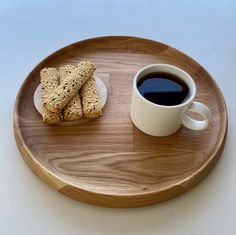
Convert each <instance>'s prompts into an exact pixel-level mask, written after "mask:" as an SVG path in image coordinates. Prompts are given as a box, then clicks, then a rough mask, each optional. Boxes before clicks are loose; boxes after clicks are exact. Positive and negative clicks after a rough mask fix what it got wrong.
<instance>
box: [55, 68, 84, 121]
mask: <svg viewBox="0 0 236 235" xmlns="http://www.w3.org/2000/svg"><path fill="white" fill-rule="evenodd" d="M75 69H76V66H74V65H69V64H68V65H65V66H61V67H60V68H59V75H60V81H61V82H62V81H64V80H65V79H67V77H68V75H69V74H71V73H73V72H74V70H75ZM62 114H63V120H64V121H73V120H79V119H81V118H83V110H82V104H81V98H80V94H79V92H77V93H76V94H75V95H74V97H73V98H72V99H71V100H70V101H69V103H68V104H67V105H66V106H65V108H64V110H63V113H62Z"/></svg>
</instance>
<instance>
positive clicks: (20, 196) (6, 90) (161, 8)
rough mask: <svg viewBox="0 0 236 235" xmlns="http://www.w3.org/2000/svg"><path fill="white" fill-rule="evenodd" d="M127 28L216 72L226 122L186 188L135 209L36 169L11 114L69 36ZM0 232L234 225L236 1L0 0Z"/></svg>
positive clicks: (169, 230) (193, 229)
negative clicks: (90, 196) (59, 184)
mask: <svg viewBox="0 0 236 235" xmlns="http://www.w3.org/2000/svg"><path fill="white" fill-rule="evenodd" d="M103 35H134V36H141V37H146V38H150V39H154V40H157V41H161V42H164V43H167V44H169V45H172V46H173V47H176V48H177V49H180V50H182V51H183V52H185V53H187V54H188V55H190V56H191V57H192V58H194V59H195V60H197V61H198V62H199V63H200V64H201V65H203V66H204V67H205V68H206V69H207V70H208V72H209V73H210V74H211V75H212V76H213V77H214V79H215V80H216V81H217V83H218V85H219V86H220V88H221V90H222V92H223V95H224V97H225V100H226V103H227V107H228V115H229V131H228V137H227V142H226V145H225V149H224V152H223V154H222V158H221V160H220V161H219V163H218V164H217V166H216V167H215V168H214V170H213V171H212V172H211V174H210V175H209V176H208V177H207V178H206V179H205V180H204V181H203V182H202V183H200V184H199V185H197V186H196V187H195V188H194V189H193V190H191V191H190V192H188V193H186V194H184V195H183V196H181V197H178V198H176V199H174V200H171V201H168V202H165V203H162V204H159V205H155V206H151V207H146V208H139V209H107V208H100V207H96V206H90V205H87V204H83V203H80V202H78V201H75V200H72V199H70V198H68V197H65V196H63V195H61V194H60V193H57V192H56V191H54V190H53V189H51V188H50V187H49V186H48V185H47V184H46V183H44V182H43V181H42V180H41V179H39V178H38V177H37V176H35V175H34V173H33V172H32V171H31V169H29V168H28V166H27V165H26V164H25V162H24V161H23V159H22V158H21V155H20V154H19V152H18V149H17V147H16V144H15V140H14V136H13V129H12V113H13V105H14V101H15V97H16V94H17V92H18V89H19V87H20V85H21V84H22V82H23V81H24V79H25V77H26V75H27V74H28V73H29V72H30V70H31V69H32V68H33V67H34V66H35V65H36V64H37V63H38V62H39V61H40V60H42V59H43V58H44V57H45V56H47V55H48V54H51V53H52V52H53V51H55V50H58V49H59V48H61V47H63V46H66V45H67V44H69V43H72V42H76V41H79V40H81V39H85V38H89V37H95V36H103ZM0 81H1V83H0V85H1V86H0V107H1V109H0V234H4V235H8V234H12V235H13V234H17V235H27V234H34V235H37V234H39V235H41V234H44V235H47V234H48V235H54V234H56V235H60V234H63V235H64V234H69V235H70V234H86V235H87V234H89V235H92V234H96V235H100V234H103V235H106V234H109V235H113V234H127V235H128V234H129V235H132V234H135V235H141V234H145V235H149V234H161V235H167V234H175V235H176V234H181V235H189V234H191V235H195V234H196V235H199V234H201V235H209V234H214V235H218V234H227V235H231V234H232V235H233V234H236V203H235V199H236V157H235V153H236V143H235V139H236V129H235V127H236V121H235V120H236V109H235V106H236V1H233V0H222V1H218V0H210V1H207V0H201V1H191V0H184V1H170V0H168V1H165V0H161V1H154V0H146V1H145V0H143V1H141V0H138V1H134V0H133V1H128V0H127V1H125V0H123V1H122V0H118V1H115V0H114V1H105V0H100V1H95V0H94V1H91V0H86V1H82V0H80V1H65V0H64V1H63V0H61V1H45V0H43V1H33V0H31V1H30V0H22V1H19V0H14V1H10V0H8V1H6V0H5V1H4V0H2V1H0Z"/></svg>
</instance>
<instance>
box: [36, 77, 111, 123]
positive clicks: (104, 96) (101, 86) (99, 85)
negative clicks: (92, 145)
mask: <svg viewBox="0 0 236 235" xmlns="http://www.w3.org/2000/svg"><path fill="white" fill-rule="evenodd" d="M95 80H96V84H97V88H98V92H99V96H100V102H101V108H102V109H104V107H105V105H106V102H107V89H106V86H105V84H104V82H103V81H102V80H101V79H100V78H99V77H97V76H95ZM34 106H35V108H36V109H37V111H38V112H39V113H40V114H42V108H43V101H42V96H41V84H39V85H38V87H37V88H36V90H35V92H34ZM91 120H93V119H80V120H75V121H63V122H60V123H59V124H58V125H60V126H75V125H81V124H83V123H85V122H88V121H91Z"/></svg>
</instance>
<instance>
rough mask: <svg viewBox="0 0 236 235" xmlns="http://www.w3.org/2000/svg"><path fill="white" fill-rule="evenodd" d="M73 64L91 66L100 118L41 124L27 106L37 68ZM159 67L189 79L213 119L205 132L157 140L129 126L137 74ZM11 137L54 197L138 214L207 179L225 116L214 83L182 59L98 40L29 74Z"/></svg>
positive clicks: (150, 47)
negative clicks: (101, 102) (100, 91)
mask: <svg viewBox="0 0 236 235" xmlns="http://www.w3.org/2000/svg"><path fill="white" fill-rule="evenodd" d="M80 60H90V61H91V62H93V63H95V64H96V66H97V71H96V73H97V74H98V76H99V77H100V78H101V79H102V80H103V81H104V83H105V84H106V87H107V91H108V100H107V105H106V107H105V109H104V111H103V117H102V118H100V119H98V120H94V121H92V122H88V123H86V124H83V125H80V126H73V127H66V128H65V127H63V128H62V127H59V126H53V127H51V126H47V125H45V124H44V123H43V122H42V120H41V117H40V115H39V114H38V112H37V110H36V109H35V107H34V103H33V95H34V91H35V89H36V87H37V86H38V84H39V71H40V69H42V68H43V67H46V66H52V67H56V68H59V67H60V66H62V65H65V64H77V63H78V62H79V61H80ZM160 62H161V63H169V64H173V65H176V66H179V67H180V68H182V69H184V70H185V71H187V72H188V73H189V74H190V75H191V76H192V77H193V79H194V80H195V82H196V84H197V89H198V92H197V97H196V100H199V101H200V102H203V103H205V104H206V105H207V106H208V107H209V108H210V109H211V111H212V113H213V116H212V119H211V121H210V125H209V127H208V128H207V129H206V130H204V131H192V130H189V129H187V128H185V127H183V128H181V129H180V130H179V131H178V132H177V133H176V134H174V135H172V136H169V137H161V138H158V137H152V136H148V135H146V134H144V133H142V132H140V131H139V130H138V129H136V128H135V127H134V126H133V125H132V123H131V120H130V117H129V110H130V99H131V85H132V79H133V77H134V75H135V73H136V72H137V71H138V70H139V69H140V68H141V67H143V66H146V65H148V64H153V63H160ZM14 133H15V137H16V142H17V145H18V147H19V150H20V152H21V154H22V156H23V158H24V159H25V161H26V162H27V163H28V165H29V166H30V167H31V168H32V170H33V171H34V172H35V173H36V174H37V175H38V176H40V177H41V178H42V179H43V180H45V181H46V182H47V183H48V184H49V185H51V186H53V187H54V188H55V189H56V190H57V191H59V192H61V193H63V194H65V195H67V196H69V197H72V198H75V199H78V200H80V201H84V202H88V203H91V204H95V205H101V206H107V207H123V208H127V207H138V206H145V205H150V204H154V203H158V202H162V201H165V200H168V199H170V198H174V197H176V196H178V195H180V194H183V193H184V192H186V191H188V190H189V189H191V188H192V187H193V186H194V185H196V184H197V183H198V182H200V181H201V180H202V179H203V178H204V177H205V176H206V175H207V174H208V173H209V172H210V170H211V169H212V168H213V167H214V165H215V164H216V162H217V161H218V159H219V157H220V155H221V152H222V150H223V146H224V142H225V138H226V133H227V110H226V106H225V102H224V98H223V96H222V94H221V92H220V90H219V88H218V87H217V85H216V83H215V82H214V80H213V79H212V78H211V76H210V75H209V74H208V73H207V72H206V71H205V70H204V68H202V67H201V66H200V65H199V64H198V63H197V62H195V61H194V60H192V59H191V58H189V57H188V56H186V55H185V54H183V53H181V52H179V51H178V50H176V49H174V48H172V47H169V46H167V45H164V44H161V43H158V42H155V41H151V40H147V39H141V38H135V37H122V36H113V37H101V38H94V39H89V40H85V41H81V42H77V43H75V44H72V45H69V46H67V47H65V48H62V49H60V50H59V51H57V52H55V53H53V54H52V55H50V56H49V57H47V58H46V59H45V60H43V61H42V62H41V63H39V64H38V65H37V66H36V67H35V68H34V69H33V70H32V72H31V73H30V74H29V75H28V77H27V79H26V80H25V82H24V83H23V85H22V87H21V89H20V91H19V93H18V96H17V98H16V103H15V109H14ZM206 193H207V192H206Z"/></svg>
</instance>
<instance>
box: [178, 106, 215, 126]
mask: <svg viewBox="0 0 236 235" xmlns="http://www.w3.org/2000/svg"><path fill="white" fill-rule="evenodd" d="M187 111H190V112H194V113H198V114H200V115H201V116H202V117H203V118H204V120H203V121H199V120H195V119H193V118H191V117H189V116H188V114H187V113H186V112H187ZM211 115H212V114H211V111H210V109H209V108H208V107H207V106H206V105H204V104H202V103H199V102H193V103H192V105H191V106H190V107H189V108H188V109H187V110H186V111H185V112H183V114H182V118H181V119H182V123H183V125H184V126H186V127H188V128H189V129H192V130H204V129H206V128H207V126H208V124H209V121H210V119H211Z"/></svg>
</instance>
